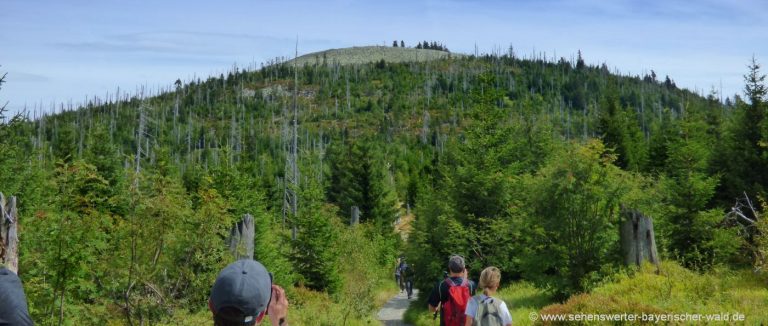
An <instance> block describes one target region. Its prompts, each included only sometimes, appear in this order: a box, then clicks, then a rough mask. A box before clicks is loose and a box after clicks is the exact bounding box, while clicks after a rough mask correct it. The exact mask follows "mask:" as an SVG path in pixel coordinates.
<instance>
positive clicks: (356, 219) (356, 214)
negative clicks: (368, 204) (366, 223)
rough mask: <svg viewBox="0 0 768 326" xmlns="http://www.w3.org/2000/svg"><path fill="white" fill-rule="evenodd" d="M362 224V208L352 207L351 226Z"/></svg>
mask: <svg viewBox="0 0 768 326" xmlns="http://www.w3.org/2000/svg"><path fill="white" fill-rule="evenodd" d="M358 223H360V208H359V207H357V206H352V217H351V218H350V219H349V225H350V226H355V225H357V224H358Z"/></svg>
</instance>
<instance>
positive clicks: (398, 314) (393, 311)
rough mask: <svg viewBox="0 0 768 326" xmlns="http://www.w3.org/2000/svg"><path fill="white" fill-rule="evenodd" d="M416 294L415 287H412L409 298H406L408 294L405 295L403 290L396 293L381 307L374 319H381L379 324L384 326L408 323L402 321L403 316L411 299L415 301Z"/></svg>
mask: <svg viewBox="0 0 768 326" xmlns="http://www.w3.org/2000/svg"><path fill="white" fill-rule="evenodd" d="M418 296H419V290H417V289H413V297H412V298H411V299H408V295H406V294H405V292H400V293H398V294H397V295H396V296H394V297H392V299H389V301H387V303H386V304H384V306H383V307H381V310H379V313H378V315H376V319H378V320H379V321H381V324H382V325H385V326H407V325H410V324H406V323H405V322H403V316H404V315H405V310H407V309H408V305H410V304H411V301H415V300H416V298H418Z"/></svg>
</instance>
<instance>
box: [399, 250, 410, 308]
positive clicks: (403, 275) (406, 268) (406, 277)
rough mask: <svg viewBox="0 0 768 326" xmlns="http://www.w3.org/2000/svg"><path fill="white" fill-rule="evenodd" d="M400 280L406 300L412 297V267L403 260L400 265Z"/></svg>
mask: <svg viewBox="0 0 768 326" xmlns="http://www.w3.org/2000/svg"><path fill="white" fill-rule="evenodd" d="M400 280H401V282H402V283H403V287H405V292H406V293H407V294H408V299H410V298H411V297H412V296H413V266H412V265H410V264H408V262H407V261H405V259H403V261H402V263H401V264H400Z"/></svg>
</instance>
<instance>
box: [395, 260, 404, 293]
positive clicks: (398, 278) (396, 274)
mask: <svg viewBox="0 0 768 326" xmlns="http://www.w3.org/2000/svg"><path fill="white" fill-rule="evenodd" d="M400 263H401V260H400V258H398V259H397V263H396V264H395V282H397V285H398V286H400V292H403V285H402V284H401V283H400Z"/></svg>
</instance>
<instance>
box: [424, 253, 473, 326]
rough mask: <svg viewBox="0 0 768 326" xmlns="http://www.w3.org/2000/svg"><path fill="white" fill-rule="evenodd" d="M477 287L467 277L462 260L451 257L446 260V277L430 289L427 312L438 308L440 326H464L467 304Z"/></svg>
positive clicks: (458, 257) (454, 256)
mask: <svg viewBox="0 0 768 326" xmlns="http://www.w3.org/2000/svg"><path fill="white" fill-rule="evenodd" d="M476 288H477V286H476V285H475V283H474V282H472V281H471V280H469V278H468V277H467V269H466V267H465V265H464V258H462V257H461V256H459V255H453V256H451V258H450V259H448V277H446V278H445V280H442V281H440V283H438V284H436V285H435V287H434V288H433V289H432V293H430V295H429V299H428V300H427V303H428V304H429V311H430V312H436V311H437V310H438V306H440V326H464V323H465V320H466V315H465V311H466V309H467V302H469V299H470V298H471V297H472V295H474V293H475V289H476Z"/></svg>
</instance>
